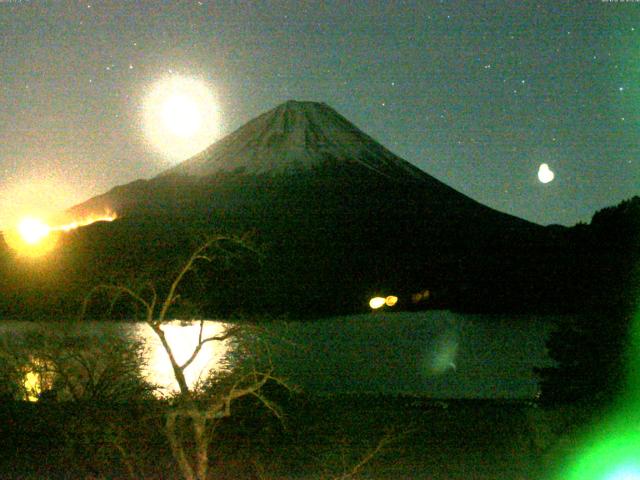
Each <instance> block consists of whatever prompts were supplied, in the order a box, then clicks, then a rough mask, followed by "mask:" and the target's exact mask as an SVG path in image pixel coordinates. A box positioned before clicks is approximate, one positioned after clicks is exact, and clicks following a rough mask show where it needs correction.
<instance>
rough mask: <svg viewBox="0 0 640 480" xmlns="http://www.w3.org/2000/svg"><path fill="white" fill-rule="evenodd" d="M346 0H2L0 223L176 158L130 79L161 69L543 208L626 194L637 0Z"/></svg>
mask: <svg viewBox="0 0 640 480" xmlns="http://www.w3.org/2000/svg"><path fill="white" fill-rule="evenodd" d="M346 3H347V2H330V1H323V2H304V1H281V2H255V3H248V2H232V1H230V2H206V1H201V2H197V1H194V2H186V1H181V2H179V3H178V2H116V1H113V2H112V1H109V2H104V3H102V2H89V3H85V2H83V3H80V2H64V1H61V2H47V3H45V2H27V1H7V0H0V105H1V108H0V228H1V227H2V225H3V223H4V224H5V225H6V224H7V223H9V221H10V219H12V218H13V216H14V215H15V214H16V212H18V211H20V212H21V213H23V212H25V211H27V210H29V209H32V208H33V209H38V208H65V207H68V206H70V205H72V204H74V203H78V202H80V201H82V200H85V199H87V198H89V197H91V196H94V195H96V194H99V193H102V192H104V191H106V190H108V189H110V188H111V187H113V186H115V185H117V184H122V183H127V182H130V181H133V180H136V179H138V178H148V177H151V176H153V175H155V174H157V173H159V172H161V171H162V170H164V169H166V168H167V167H169V166H170V165H171V164H172V162H174V163H175V159H173V160H168V159H167V158H166V157H165V156H163V155H162V154H161V153H159V152H157V151H156V150H154V149H153V148H151V147H150V145H148V143H147V142H146V139H145V135H144V133H143V126H142V104H143V100H144V98H145V95H147V94H148V92H149V89H150V88H151V86H152V85H153V84H154V83H155V82H157V81H159V80H161V79H163V78H166V77H168V76H172V75H183V76H187V77H194V78H197V79H200V80H203V81H205V82H206V83H207V84H208V85H210V86H211V88H212V93H213V95H214V96H215V98H217V101H218V108H219V112H220V115H219V119H220V126H219V129H218V130H219V133H218V137H219V136H221V135H224V134H226V133H229V132H231V131H232V130H234V129H236V128H237V127H239V126H241V125H242V124H244V123H245V122H246V121H248V120H250V119H251V118H253V117H255V116H257V115H258V114H260V113H262V112H264V111H266V110H268V109H271V108H273V107H274V106H276V105H278V104H279V103H282V102H283V101H285V100H288V99H297V100H315V101H323V102H326V103H328V104H329V105H330V106H332V107H333V108H335V109H336V110H338V112H340V113H341V114H343V115H344V116H345V117H347V118H348V119H349V120H351V121H352V122H353V123H355V124H356V125H357V126H358V127H360V128H361V129H362V130H364V131H365V132H366V133H368V134H370V135H371V136H372V137H373V138H375V139H376V140H378V141H379V142H381V143H382V144H383V145H385V146H386V147H387V148H389V149H390V150H392V151H393V152H394V153H396V154H398V155H399V156H401V157H402V158H404V159H406V160H408V161H409V162H412V163H413V164H415V165H417V166H418V167H420V168H421V169H423V170H425V171H426V172H427V173H429V174H431V175H433V176H434V177H436V178H438V179H439V180H442V181H443V182H445V183H447V184H448V185H450V186H452V187H453V188H455V189H457V190H458V191H460V192H462V193H464V194H466V195H468V196H470V197H472V198H474V199H476V200H478V201H480V202H482V203H484V204H486V205H489V206H491V207H493V208H496V209H498V210H501V211H504V212H507V213H510V214H513V215H516V216H519V217H522V218H525V219H528V220H532V221H535V222H538V223H542V224H550V223H559V224H565V225H572V224H574V223H576V222H578V221H589V219H590V217H591V215H592V214H593V213H594V211H595V210H597V209H599V208H602V207H605V206H609V205H613V204H615V203H618V202H619V201H621V200H623V199H625V198H629V197H631V196H633V195H636V194H640V189H639V188H638V186H639V185H640V164H639V163H638V160H639V153H640V135H639V132H638V129H639V127H640V122H639V121H640V82H639V80H640V21H639V20H640V3H636V2H613V1H609V2H606V1H600V0H592V1H589V0H572V1H561V0H554V1H548V2H544V1H542V2H527V1H518V2H513V1H502V2H501V1H483V2H480V1H475V0H470V1H467V2H454V1H439V2H427V1H416V2H383V1H380V2H373V1H370V2H354V3H353V4H349V5H346ZM215 139H216V138H212V139H211V141H212V142H213V141H214V140H215ZM541 163H548V164H549V166H550V168H551V169H552V170H553V171H554V172H555V175H556V176H555V180H554V181H553V182H551V183H548V184H542V183H540V182H539V181H538V178H537V172H538V167H539V165H540V164H541Z"/></svg>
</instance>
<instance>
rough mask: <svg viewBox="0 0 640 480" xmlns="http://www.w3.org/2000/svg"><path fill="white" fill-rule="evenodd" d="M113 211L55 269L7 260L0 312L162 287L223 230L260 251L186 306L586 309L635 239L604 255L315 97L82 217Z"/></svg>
mask: <svg viewBox="0 0 640 480" xmlns="http://www.w3.org/2000/svg"><path fill="white" fill-rule="evenodd" d="M106 209H111V210H114V211H116V212H117V213H118V216H119V219H118V220H116V221H114V222H111V223H109V224H95V225H92V226H90V227H86V228H83V229H80V230H78V231H74V232H71V233H69V234H67V235H65V237H64V239H63V241H62V242H61V243H60V245H59V248H58V250H57V251H56V253H55V260H54V261H48V262H42V263H41V264H40V265H36V264H33V263H32V264H29V265H27V264H24V263H22V264H20V265H18V266H16V265H15V263H14V259H13V258H12V256H11V254H7V253H6V252H5V255H2V256H0V271H2V272H4V273H5V274H6V278H7V279H8V282H5V284H4V285H3V286H0V289H2V292H1V293H2V295H1V296H0V314H1V315H3V316H25V315H28V316H31V317H33V316H38V315H42V316H47V315H49V314H51V312H55V313H56V314H59V313H65V314H69V313H70V312H72V313H73V314H75V312H76V311H77V308H78V302H79V299H80V298H82V296H83V294H84V293H85V292H86V291H87V289H88V288H89V287H90V286H91V285H94V284H95V283H98V282H99V281H114V279H116V280H118V281H120V280H122V281H127V282H131V279H132V278H140V277H141V276H146V277H148V278H152V279H153V280H154V282H155V283H156V284H158V283H162V282H163V281H167V280H168V279H169V278H171V277H172V275H174V274H175V268H176V265H177V264H178V263H179V262H180V259H182V258H184V256H185V255H186V254H187V253H188V252H189V251H190V250H191V249H192V248H193V247H194V245H196V244H197V242H198V241H199V239H201V238H202V235H206V234H211V233H220V232H231V233H245V232H251V234H252V239H253V241H254V243H255V244H256V245H258V246H259V248H260V250H261V252H262V254H261V255H245V256H242V257H235V258H234V260H233V261H232V262H229V263H226V264H225V263H224V262H218V263H215V264H213V265H206V266H204V265H203V266H201V268H200V269H199V277H198V279H197V281H191V282H187V284H185V285H184V287H185V289H184V291H183V298H186V299H188V300H190V301H192V302H193V303H196V304H198V305H199V308H200V309H201V311H204V312H207V313H209V314H211V315H213V314H221V315H225V314H230V313H234V312H245V313H265V312H266V313H269V314H281V313H290V314H293V315H296V316H300V315H310V316H322V315H327V314H339V313H351V312H360V311H365V310H366V309H367V301H368V299H369V298H371V297H372V296H374V295H388V294H394V295H397V296H398V297H399V298H400V301H399V303H398V305H397V306H396V307H394V308H395V309H397V310H399V309H406V308H417V309H421V308H441V307H447V308H456V309H465V310H472V311H572V310H576V309H581V308H592V307H593V306H594V305H596V306H597V305H601V304H603V302H604V303H606V302H609V301H611V299H614V295H612V292H616V290H619V289H620V284H621V279H623V278H625V275H626V274H627V270H626V269H627V266H628V265H629V263H630V262H628V261H627V260H628V256H627V252H628V248H626V247H625V245H626V243H624V242H626V240H624V242H623V243H624V245H622V246H620V245H612V247H615V248H611V249H609V250H608V251H607V252H606V253H604V254H603V253H602V252H600V251H597V248H598V247H597V245H596V242H595V240H596V237H595V236H594V235H593V233H592V230H591V229H587V230H585V229H583V228H582V227H580V228H574V229H566V228H563V227H546V228H545V227H541V226H538V225H534V224H531V223H529V222H526V221H524V220H521V219H518V218H515V217H512V216H509V215H506V214H504V213H500V212H497V211H495V210H492V209H490V208H488V207H486V206H484V205H481V204H479V203H477V202H475V201H474V200H472V199H470V198H468V197H466V196H464V195H463V194H461V193H459V192H457V191H455V190H453V189H451V188H450V187H448V186H446V185H445V184H443V183H441V182H440V181H438V180H436V179H435V178H433V177H431V176H429V175H428V174H426V173H424V172H422V171H421V170H419V169H417V168H415V167H414V166H412V165H411V164H409V163H408V162H406V161H404V160H402V159H400V158H399V157H397V156H395V155H394V154H393V153H391V152H390V151H388V150H387V149H386V148H384V147H383V146H381V145H380V144H378V143H377V142H375V141H374V140H373V139H372V138H370V137H369V136H367V135H366V134H364V133H363V132H361V131H360V130H359V129H358V128H357V127H355V126H354V125H352V124H351V123H349V122H348V121H347V120H346V119H345V118H344V117H342V116H341V115H339V114H338V113H337V112H335V111H334V110H333V109H331V108H330V107H328V106H327V105H325V104H319V103H313V102H287V103H285V104H283V105H280V106H279V107H277V108H275V109H273V110H271V111H269V112H267V113H265V114H263V115H261V116H259V117H257V118H256V119H254V120H252V121H251V122H249V123H247V124H246V125H245V126H243V127H241V128H240V129H238V130H237V131H235V132H234V133H232V134H230V135H228V136H227V137H225V138H224V139H222V140H220V141H219V142H217V143H215V144H213V145H212V146H211V147H209V148H208V149H206V150H205V151H203V152H202V153H200V154H198V155H196V156H195V157H193V158H191V159H189V160H187V161H185V162H183V163H182V164H180V165H177V166H176V167H174V168H172V169H170V170H168V171H166V172H164V173H163V174H161V175H159V176H158V177H156V178H153V179H150V180H138V181H136V182H133V183H130V184H128V185H123V186H119V187H116V188H114V189H112V190H111V191H109V192H107V193H105V194H104V195H100V196H98V197H95V198H92V199H90V200H88V201H87V202H85V203H83V204H81V205H78V206H76V207H74V208H73V209H72V210H71V211H72V213H74V214H75V215H78V216H84V215H86V214H88V213H91V212H96V211H99V212H102V211H105V210H106ZM611 235H612V233H611V231H608V232H607V233H606V235H605V238H604V240H605V241H613V243H614V244H615V242H617V241H618V240H619V239H618V238H613V237H612V236H611ZM625 238H626V237H625ZM602 240H603V239H601V238H599V237H598V238H597V241H598V242H602ZM609 243H611V242H609ZM627 243H628V242H627ZM605 244H606V242H605ZM618 247H620V248H618ZM620 252H622V253H620ZM191 280H195V279H191ZM424 291H429V292H430V294H429V296H428V298H426V297H425V298H423V299H422V300H420V301H419V302H416V303H415V304H414V303H412V302H411V298H412V295H414V294H415V293H416V292H424ZM619 296H620V295H618V297H619ZM413 298H416V297H413ZM614 301H617V299H616V300H614ZM120 307H121V309H122V308H124V307H123V306H122V305H121V306H120ZM96 311H97V309H96ZM130 313H131V312H128V311H126V309H125V310H123V311H122V312H121V315H123V316H126V315H129V314H130Z"/></svg>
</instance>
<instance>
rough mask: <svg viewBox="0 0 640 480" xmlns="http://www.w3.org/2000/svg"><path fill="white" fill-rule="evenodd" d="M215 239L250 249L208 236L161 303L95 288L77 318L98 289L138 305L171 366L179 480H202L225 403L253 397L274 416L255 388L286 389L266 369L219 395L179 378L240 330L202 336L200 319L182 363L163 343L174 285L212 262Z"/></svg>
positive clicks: (146, 294) (148, 290)
mask: <svg viewBox="0 0 640 480" xmlns="http://www.w3.org/2000/svg"><path fill="white" fill-rule="evenodd" d="M221 241H230V242H233V243H235V244H236V245H239V246H242V247H243V248H247V249H249V250H250V247H248V246H247V244H246V242H244V241H243V240H242V239H233V238H229V237H223V236H216V237H212V238H210V239H209V240H207V241H206V242H204V243H203V244H202V245H201V246H200V247H198V248H197V249H196V250H195V251H194V252H193V253H192V254H191V256H190V257H189V259H188V260H187V261H186V263H185V264H184V265H183V267H182V268H181V269H180V271H179V272H178V274H177V275H176V276H175V278H174V279H173V281H172V283H171V285H170V286H169V290H168V292H167V294H166V296H164V298H163V299H160V298H159V295H158V293H157V291H156V289H155V287H154V286H153V285H152V284H151V283H147V284H145V285H144V286H143V287H142V288H141V289H138V290H135V289H133V288H131V287H128V286H125V285H98V286H96V287H94V288H93V289H92V290H91V292H89V294H88V295H87V296H86V298H85V301H84V303H83V308H82V316H84V314H85V312H86V309H87V306H88V305H89V302H90V301H91V298H92V297H93V296H94V295H95V294H96V293H98V292H100V291H102V292H107V293H109V294H111V295H112V296H113V297H112V298H117V297H120V296H126V297H129V298H131V299H132V300H133V301H134V302H135V303H137V304H138V305H139V306H140V307H142V309H143V311H144V321H145V322H146V323H147V325H149V327H151V329H152V330H153V331H154V333H155V334H156V335H157V337H158V339H159V340H160V343H161V344H162V347H163V349H164V351H165V352H166V354H167V356H168V358H169V361H170V363H171V368H172V370H173V376H174V378H175V380H176V383H177V384H178V389H179V393H178V395H177V397H176V401H175V402H174V403H173V404H172V405H171V407H170V410H169V411H168V412H167V414H166V421H165V432H166V435H167V438H168V440H169V444H170V447H171V451H172V453H173V456H174V458H175V460H176V462H177V463H178V466H179V469H180V472H181V474H182V476H183V477H184V478H185V480H205V479H206V478H207V475H208V471H209V453H210V452H209V447H210V445H209V443H210V432H209V430H208V427H210V426H211V424H212V423H213V422H215V421H216V420H218V419H221V418H224V417H228V416H230V415H231V405H232V403H233V402H234V401H235V400H237V399H239V398H241V397H245V396H254V397H256V398H258V399H259V400H260V401H261V402H262V403H263V404H264V405H265V406H266V407H267V408H268V409H269V410H271V411H272V412H273V413H274V414H276V415H277V416H280V411H279V409H278V408H277V406H276V405H275V404H273V403H272V402H270V401H269V400H268V399H266V398H265V397H264V396H263V395H262V394H261V393H260V389H261V388H262V387H263V386H264V385H265V384H266V383H267V382H269V381H273V382H277V383H279V384H281V385H283V386H285V387H286V385H285V384H284V382H282V380H280V379H279V378H277V377H276V376H274V375H273V374H272V373H273V368H269V369H267V370H266V371H258V370H257V369H255V368H254V369H253V371H251V372H248V373H245V374H243V375H241V376H240V378H238V379H237V380H236V381H235V382H234V383H233V384H232V385H231V386H230V387H229V388H228V389H226V390H225V391H224V392H219V393H218V394H217V395H203V394H202V392H200V391H199V390H198V389H197V388H194V387H192V386H190V385H189V384H188V382H187V380H186V378H185V370H186V369H187V367H189V365H191V364H192V363H193V362H194V360H195V359H196V358H197V357H198V355H199V354H200V352H201V350H202V348H203V346H204V345H205V344H207V343H209V342H223V341H226V340H228V339H231V338H233V337H235V336H236V335H237V334H238V333H239V329H240V327H239V326H237V325H232V326H228V327H227V328H226V329H225V331H223V332H222V333H220V334H217V335H212V336H206V335H205V334H204V320H200V330H199V335H198V341H197V343H196V346H195V347H194V349H193V351H192V353H191V355H190V356H189V357H188V358H187V360H185V361H184V362H182V363H180V362H178V360H177V359H176V356H175V355H174V351H173V349H172V348H171V345H170V344H169V342H168V340H167V337H166V334H165V331H164V329H163V325H165V324H166V322H168V321H169V319H168V318H167V316H168V313H169V310H170V308H171V306H172V305H174V304H175V303H176V301H177V300H178V299H179V294H178V289H179V286H180V284H181V283H182V281H183V280H184V278H185V276H186V275H187V273H189V272H191V271H192V270H193V269H194V266H195V265H196V263H198V262H212V261H213V260H214V258H215V257H214V256H212V255H211V250H212V249H213V248H214V247H218V248H219V249H221V247H219V244H220V242H221ZM221 250H222V249H221ZM180 419H185V420H186V421H187V422H190V424H191V430H192V435H191V438H190V439H189V438H185V437H184V436H183V435H181V434H180V431H179V428H178V426H179V425H178V424H179V421H180ZM191 443H193V448H190V447H189V445H190V444H191Z"/></svg>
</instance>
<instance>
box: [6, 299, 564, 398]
mask: <svg viewBox="0 0 640 480" xmlns="http://www.w3.org/2000/svg"><path fill="white" fill-rule="evenodd" d="M553 323H554V318H553V317H535V316H521V317H511V316H496V315H487V316H484V315H462V314H454V313H452V312H447V311H426V312H397V313H391V312H386V313H385V312H382V313H381V314H374V315H372V314H365V315H352V316H345V317H334V318H327V319H323V320H317V321H314V322H295V321H291V322H270V323H265V324H264V325H262V326H261V327H260V329H259V330H258V332H259V333H256V338H255V340H248V337H247V336H246V335H244V336H243V337H242V340H241V342H245V343H243V344H242V345H240V344H239V341H238V340H234V341H223V342H219V341H212V342H207V343H206V344H205V345H204V347H203V349H202V351H201V352H200V354H199V355H198V357H197V359H196V361H194V362H193V364H191V365H190V366H189V367H188V368H187V369H186V372H185V373H186V377H187V381H188V382H189V384H190V385H191V386H193V385H195V384H196V383H197V381H198V380H199V379H201V380H204V379H205V376H206V374H207V373H208V372H209V371H211V370H214V371H215V370H218V371H220V370H221V369H225V368H227V365H226V363H225V360H227V361H230V360H233V362H234V364H235V362H240V363H239V364H238V365H240V364H241V363H242V362H243V361H244V357H243V355H248V356H249V357H250V358H248V359H247V360H248V361H249V362H257V363H258V364H261V363H263V361H264V358H262V357H263V356H264V355H267V357H268V358H267V359H268V362H269V364H270V366H271V367H272V368H275V370H274V373H275V374H276V375H278V376H280V377H281V378H285V379H288V380H289V381H290V383H291V384H292V385H297V386H299V387H301V388H302V389H304V390H306V391H309V392H316V393H329V394H333V393H358V392H375V393H382V394H394V395H395V394H400V393H403V394H410V395H428V396H432V397H438V398H478V397H479V398H497V397H499V398H532V397H533V396H534V395H535V394H536V392H537V391H538V385H537V379H536V377H535V375H534V372H533V368H534V367H544V366H548V365H549V358H548V355H547V352H546V348H545V339H546V337H547V335H548V332H549V331H550V327H551V326H552V325H553ZM204 325H205V328H204V333H203V338H206V337H208V336H211V335H217V334H219V333H221V332H222V331H223V330H224V328H225V326H226V325H225V323H223V322H219V321H206V322H205V323H204ZM40 327H41V329H42V330H41V331H43V332H61V333H62V334H63V335H65V336H73V335H79V336H83V337H86V338H89V337H92V336H93V337H101V336H103V335H106V336H108V335H110V334H111V335H113V334H114V333H115V334H117V335H119V336H122V337H127V338H130V339H132V340H135V341H139V342H140V343H142V344H144V345H145V346H146V349H145V350H146V360H147V362H146V363H147V366H146V368H145V370H144V371H143V375H144V377H145V378H146V379H147V380H148V381H150V382H151V383H153V384H156V385H159V387H160V390H159V393H160V394H163V395H166V394H169V393H171V392H172V391H176V389H177V385H176V382H175V379H174V376H173V371H172V369H171V365H170V362H169V359H168V357H167V354H166V352H165V351H164V349H163V348H162V345H161V343H160V340H159V339H158V338H157V336H156V335H155V333H154V332H153V331H152V330H151V328H150V327H149V326H148V325H146V324H144V323H99V322H87V323H81V324H72V325H69V324H62V323H55V324H46V325H44V326H43V325H41V326H40ZM35 328H37V327H36V326H33V324H27V323H26V322H0V337H3V338H11V340H12V341H13V340H14V339H15V338H16V336H20V335H21V334H22V333H25V332H26V331H27V330H28V329H35ZM163 328H164V330H165V331H166V336H167V339H168V341H169V343H170V345H171V346H172V348H174V350H175V356H176V357H177V361H178V362H179V363H183V362H184V361H185V360H187V359H188V358H189V356H190V355H191V352H192V351H193V348H195V345H196V342H197V339H198V332H199V323H197V322H195V323H191V322H184V323H183V322H180V321H173V322H169V323H167V324H165V325H164V327H163ZM247 341H249V342H250V343H251V345H249V344H247V343H246V342H247ZM254 341H256V342H257V344H256V345H253V342H254ZM267 343H268V346H267V347H266V348H265V344H267ZM236 347H239V349H238V351H237V352H233V351H232V350H235V349H236ZM29 353H30V354H33V355H36V353H37V352H36V351H35V350H29ZM235 353H237V355H236V354H235ZM227 355H231V356H232V357H233V358H232V359H228V358H226V357H227ZM26 373H27V371H24V373H23V375H26ZM23 378H24V377H23ZM25 380H26V379H25ZM23 381H24V380H23ZM29 384H30V385H33V384H34V379H33V378H31V377H30V379H29Z"/></svg>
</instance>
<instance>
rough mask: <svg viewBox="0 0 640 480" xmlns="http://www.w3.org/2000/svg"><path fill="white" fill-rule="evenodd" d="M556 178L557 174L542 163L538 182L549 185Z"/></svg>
mask: <svg viewBox="0 0 640 480" xmlns="http://www.w3.org/2000/svg"><path fill="white" fill-rule="evenodd" d="M555 177H556V175H555V173H553V171H552V170H551V169H550V168H549V165H547V164H546V163H541V164H540V168H539V169H538V180H540V181H541V182H542V183H549V182H551V181H553V179H554V178H555Z"/></svg>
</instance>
